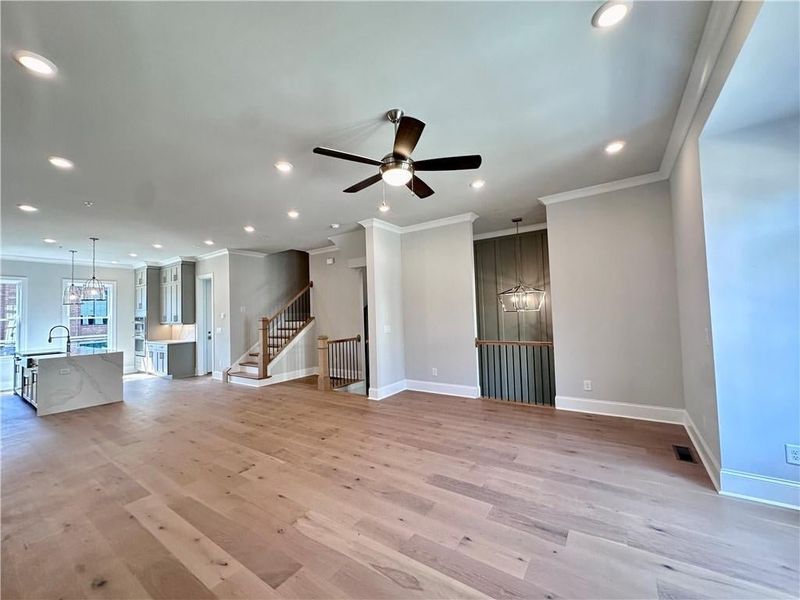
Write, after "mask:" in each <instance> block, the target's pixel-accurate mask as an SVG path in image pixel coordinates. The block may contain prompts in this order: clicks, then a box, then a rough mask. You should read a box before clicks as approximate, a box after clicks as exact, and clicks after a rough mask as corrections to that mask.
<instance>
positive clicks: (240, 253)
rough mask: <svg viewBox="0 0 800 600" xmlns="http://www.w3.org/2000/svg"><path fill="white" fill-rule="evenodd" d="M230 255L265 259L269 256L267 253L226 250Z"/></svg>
mask: <svg viewBox="0 0 800 600" xmlns="http://www.w3.org/2000/svg"><path fill="white" fill-rule="evenodd" d="M226 250H227V251H228V254H233V255H235V256H249V257H250V258H264V257H265V256H269V254H268V253H267V252H256V251H255V250H231V249H230V248H226Z"/></svg>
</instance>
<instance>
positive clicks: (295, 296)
mask: <svg viewBox="0 0 800 600" xmlns="http://www.w3.org/2000/svg"><path fill="white" fill-rule="evenodd" d="M312 287H314V282H313V281H309V282H308V285H307V286H306V287H304V288H303V289H302V290H300V291H299V292H297V293H296V294H295V295H294V296H293V297H292V299H291V300H289V301H288V302H287V303H286V304H284V305H283V306H281V307H280V308H279V309H278V310H277V311H275V314H273V315H272V316H271V317H261V318H262V319H267V320H269V321H272V319H275V318H277V316H278V315H280V314H281V313H282V312H283V311H285V310H286V309H287V308H289V307H290V306H291V305H292V303H293V302H294V301H295V300H297V299H298V298H299V297H300V296H302V295H303V294H305V293H306V292H307V291H308V290H310V289H311V288H312Z"/></svg>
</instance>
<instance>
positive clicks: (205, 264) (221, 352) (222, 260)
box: [195, 253, 231, 373]
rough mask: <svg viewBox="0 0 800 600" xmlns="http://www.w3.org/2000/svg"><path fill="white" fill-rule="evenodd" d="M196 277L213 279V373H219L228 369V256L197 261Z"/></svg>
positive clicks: (229, 298) (229, 338) (222, 255)
mask: <svg viewBox="0 0 800 600" xmlns="http://www.w3.org/2000/svg"><path fill="white" fill-rule="evenodd" d="M195 273H196V275H197V276H200V275H208V274H211V275H213V277H214V333H213V344H214V363H215V364H214V371H215V372H216V373H219V372H221V371H224V370H225V369H227V368H228V367H230V365H231V362H230V355H231V331H230V312H231V310H230V309H231V297H230V266H229V263H228V254H227V253H225V254H221V255H219V256H214V257H213V258H207V259H201V260H198V261H197V264H196V269H195Z"/></svg>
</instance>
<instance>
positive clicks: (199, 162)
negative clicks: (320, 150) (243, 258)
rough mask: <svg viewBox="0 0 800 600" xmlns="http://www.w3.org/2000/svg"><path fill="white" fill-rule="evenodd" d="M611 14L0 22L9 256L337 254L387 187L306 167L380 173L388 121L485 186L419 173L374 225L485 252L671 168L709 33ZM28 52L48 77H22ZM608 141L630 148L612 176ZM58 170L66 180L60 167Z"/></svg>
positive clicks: (165, 8) (481, 12) (439, 8)
mask: <svg viewBox="0 0 800 600" xmlns="http://www.w3.org/2000/svg"><path fill="white" fill-rule="evenodd" d="M598 5H599V3H595V2H588V3H583V2H538V3H498V2H491V3H474V2H468V3H456V2H448V3H404V4H393V3H391V4H390V3H304V2H301V3H255V2H241V3H210V2H209V3H203V2H191V3H188V2H187V3H182V2H176V3H155V2H143V3H138V2H114V3H72V2H58V3H35V2H19V3H16V2H3V3H2V251H3V252H4V253H6V254H15V255H24V256H36V257H67V256H68V254H67V252H66V251H67V250H68V249H69V248H72V247H75V248H78V249H79V250H84V249H86V248H88V246H87V244H88V242H87V238H88V237H89V236H90V235H97V236H98V237H100V238H101V241H100V243H99V245H98V257H99V258H100V259H102V260H107V261H108V260H112V259H115V260H119V261H120V262H122V263H125V262H128V263H130V262H133V260H134V259H131V258H128V256H127V253H128V252H136V253H138V254H139V259H138V260H141V259H145V260H159V259H162V258H167V257H169V256H175V255H197V254H201V253H204V252H208V251H209V250H213V248H209V247H208V246H205V245H203V243H202V242H203V240H205V239H209V238H210V239H213V240H214V241H215V242H216V246H215V248H222V247H229V248H239V249H251V250H261V251H267V252H274V251H279V250H284V249H287V248H298V249H307V248H314V247H319V246H324V245H327V244H328V242H327V237H328V236H329V235H331V234H332V233H333V232H332V231H331V230H330V229H329V224H330V223H333V222H337V223H341V224H342V228H341V229H340V230H339V231H340V232H343V231H347V230H348V229H352V228H355V227H357V225H356V223H357V222H358V221H359V220H362V219H366V218H370V217H375V216H379V215H380V213H378V212H377V210H376V207H377V205H378V204H379V202H380V199H381V188H382V186H381V185H376V186H373V187H371V188H369V189H368V190H365V191H363V192H360V193H358V194H352V195H351V194H344V193H342V192H341V190H342V189H344V188H345V187H347V186H349V185H351V184H353V183H355V182H357V181H359V180H361V179H364V178H366V177H368V176H370V175H372V174H373V172H374V171H373V170H372V169H373V168H372V167H369V166H367V165H362V164H356V163H348V162H345V161H340V160H334V159H331V158H326V157H322V156H317V155H315V154H312V152H311V149H312V148H313V147H314V146H316V145H324V146H330V147H334V148H338V149H342V150H345V151H349V152H355V153H358V154H364V155H367V156H372V157H376V158H380V157H381V156H383V155H384V154H385V153H386V152H388V150H389V149H390V146H391V140H392V126H391V125H390V124H389V123H388V122H386V121H385V120H384V117H383V115H384V113H385V111H386V110H388V109H390V108H393V107H401V108H403V109H404V110H405V111H406V113H407V114H410V115H413V116H415V117H417V118H419V119H421V120H423V121H425V122H426V123H427V127H426V129H425V131H424V133H423V135H422V139H421V141H420V143H419V145H418V146H417V149H416V151H415V153H414V158H416V159H422V158H429V157H438V156H448V155H457V154H471V153H480V154H481V155H482V156H483V166H482V167H481V168H480V170H479V171H462V172H449V173H431V174H425V175H424V179H425V181H427V183H429V184H430V185H431V187H433V188H434V190H435V191H436V194H435V195H433V196H432V197H430V198H428V199H425V200H421V199H418V198H416V197H413V196H411V195H410V192H408V190H406V189H405V188H400V189H397V188H389V189H388V191H387V195H388V201H389V203H390V204H391V207H392V210H391V212H389V213H387V214H386V215H380V216H381V218H385V219H386V220H388V221H391V222H393V223H395V224H397V225H409V224H412V223H417V222H421V221H426V220H430V219H435V218H440V217H445V216H449V215H453V214H458V213H464V212H467V211H474V212H476V213H477V214H478V215H480V218H479V219H478V221H476V223H475V229H476V231H477V232H485V231H491V230H496V229H504V228H507V227H508V226H509V224H510V223H509V221H510V219H511V218H512V217H515V216H523V217H524V219H525V222H527V223H533V222H541V221H543V220H544V218H545V215H544V209H543V207H541V206H540V205H539V203H538V202H537V198H538V197H539V196H543V195H547V194H553V193H557V192H561V191H564V190H569V189H574V188H580V187H584V186H588V185H593V184H598V183H603V182H607V181H612V180H615V179H620V178H626V177H631V176H634V175H639V174H642V173H648V172H652V171H655V170H657V169H658V167H659V164H660V161H661V157H662V155H663V152H664V148H665V146H666V143H667V139H668V137H669V133H670V130H671V127H672V123H673V120H674V117H675V113H676V110H677V107H678V103H679V101H680V98H681V94H682V92H683V89H684V84H685V82H686V78H687V76H688V73H689V69H690V67H691V64H692V60H693V57H694V54H695V50H696V48H697V44H698V42H699V39H700V36H701V33H702V30H703V25H704V23H705V19H706V16H707V13H708V3H705V2H703V3H700V2H636V3H635V4H634V7H633V10H632V11H631V14H630V16H629V18H627V19H626V20H625V21H623V22H622V23H621V24H620V25H619V26H617V27H615V28H613V29H611V30H598V29H594V28H592V27H591V26H590V19H591V16H592V13H593V12H594V10H595V9H596V8H597V6H598ZM20 48H23V49H27V50H31V51H34V52H38V53H40V54H43V55H45V56H47V57H48V58H50V59H51V60H52V61H53V62H55V63H56V65H57V66H58V68H59V74H58V76H57V78H56V79H55V80H44V79H40V78H36V77H32V76H31V75H30V74H29V73H27V72H26V71H25V70H24V69H22V68H20V67H19V66H18V65H16V64H15V63H14V62H13V61H12V60H11V58H10V53H11V52H12V51H13V50H16V49H20ZM617 138H622V139H625V140H627V147H626V148H625V150H624V151H623V152H622V153H620V154H619V155H616V156H614V157H609V156H606V155H605V153H604V152H603V148H604V146H605V145H606V143H607V142H608V141H610V140H612V139H617ZM53 154H55V155H61V156H66V157H68V158H70V159H72V160H73V161H74V162H75V164H76V168H75V170H74V171H72V172H62V171H58V170H56V169H54V168H53V167H51V166H50V165H49V164H48V163H47V161H46V157H47V156H48V155H53ZM281 159H283V160H288V161H290V162H292V163H293V164H294V167H295V168H294V170H293V171H292V172H291V173H290V174H289V175H283V174H281V173H279V172H278V171H277V170H276V169H274V168H273V166H272V165H273V163H274V162H275V161H277V160H281ZM476 177H481V178H483V179H485V180H486V182H487V183H486V187H485V188H483V189H482V190H480V191H475V190H473V189H471V188H470V187H469V185H468V184H469V183H470V181H472V180H473V179H474V178H476ZM87 200H88V201H92V202H94V205H93V206H92V207H91V208H86V207H85V206H84V201H87ZM20 203H29V204H33V205H35V206H37V207H39V208H40V211H39V212H38V213H34V214H26V213H22V212H21V211H19V210H17V209H16V208H15V207H16V205H17V204H20ZM291 208H294V209H297V210H299V211H300V213H301V216H300V218H299V219H298V220H296V221H291V220H289V219H288V218H287V217H286V212H287V210H289V209H291ZM248 223H249V224H252V225H254V226H255V227H256V228H257V232H256V233H255V234H247V233H245V232H244V231H243V230H242V226H243V225H245V224H248ZM44 237H51V238H55V239H57V240H58V242H59V244H58V245H46V244H43V243H42V242H41V239H42V238H44ZM153 242H161V243H162V244H163V245H164V248H163V249H162V250H155V249H153V248H152V247H151V243H153ZM59 246H62V247H59ZM83 254H84V258H86V257H88V255H87V254H86V253H83Z"/></svg>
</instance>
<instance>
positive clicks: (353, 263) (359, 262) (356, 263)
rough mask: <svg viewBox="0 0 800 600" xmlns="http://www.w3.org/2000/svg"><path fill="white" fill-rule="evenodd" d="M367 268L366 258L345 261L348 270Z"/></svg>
mask: <svg viewBox="0 0 800 600" xmlns="http://www.w3.org/2000/svg"><path fill="white" fill-rule="evenodd" d="M366 266H367V257H366V256H362V257H361V258H351V259H350V260H348V261H347V267H348V268H349V269H360V268H361V267H366Z"/></svg>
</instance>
